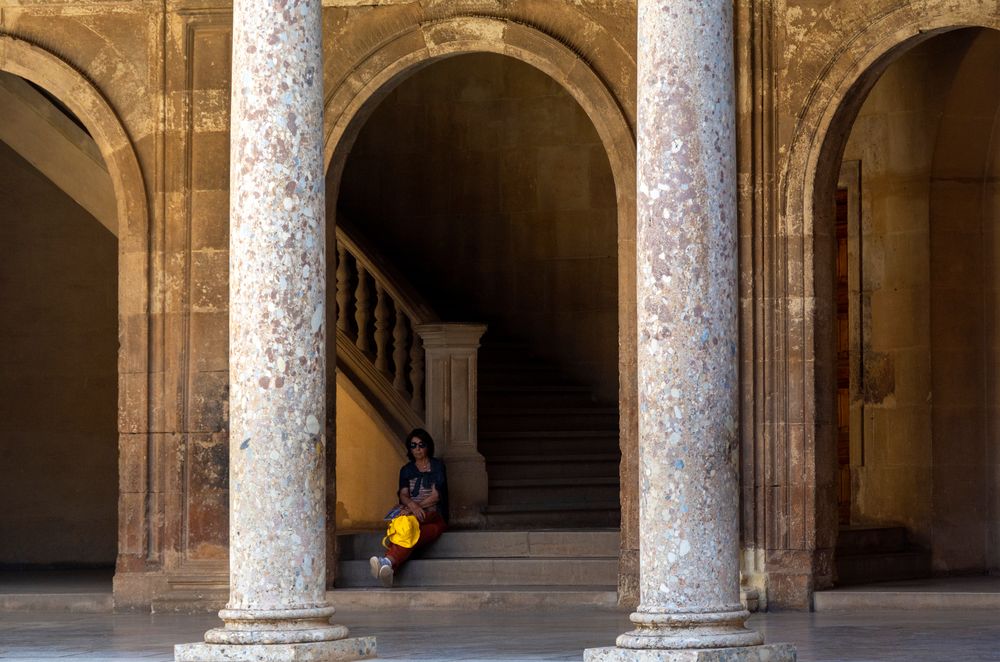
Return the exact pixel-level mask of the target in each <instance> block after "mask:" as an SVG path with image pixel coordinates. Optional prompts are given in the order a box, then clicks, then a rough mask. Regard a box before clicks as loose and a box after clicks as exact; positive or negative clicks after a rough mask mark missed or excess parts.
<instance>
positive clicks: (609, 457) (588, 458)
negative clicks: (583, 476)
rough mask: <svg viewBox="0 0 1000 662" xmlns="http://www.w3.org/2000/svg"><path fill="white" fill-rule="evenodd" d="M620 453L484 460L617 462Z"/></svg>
mask: <svg viewBox="0 0 1000 662" xmlns="http://www.w3.org/2000/svg"><path fill="white" fill-rule="evenodd" d="M620 460H621V454H620V453H580V454H571V455H566V454H562V453H537V454H534V455H531V454H524V453H520V454H517V455H492V454H491V455H490V456H489V457H488V458H486V462H487V464H489V463H491V462H497V463H500V462H559V463H563V462H619V461H620Z"/></svg>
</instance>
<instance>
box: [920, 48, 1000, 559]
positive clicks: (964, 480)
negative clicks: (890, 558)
mask: <svg viewBox="0 0 1000 662" xmlns="http://www.w3.org/2000/svg"><path fill="white" fill-rule="evenodd" d="M968 32H970V33H971V34H969V35H968V46H967V48H966V49H965V52H964V54H963V58H962V60H961V62H960V63H959V64H958V66H957V67H956V69H955V74H954V77H953V82H952V84H951V85H950V87H949V88H948V94H947V97H946V101H945V105H944V108H943V115H942V118H941V123H940V128H939V130H938V133H937V139H936V141H935V144H934V161H933V165H932V172H931V205H930V219H931V251H930V263H931V332H932V343H933V366H932V367H933V400H934V452H933V458H934V475H933V482H932V485H933V505H934V528H933V540H932V543H933V545H932V551H933V561H934V569H935V570H936V571H937V572H941V573H965V572H983V571H986V570H992V569H996V568H997V567H998V566H997V564H996V554H997V547H996V542H995V540H993V538H992V535H993V534H994V532H995V527H996V520H995V518H994V514H995V511H994V510H993V508H992V505H991V504H992V503H994V502H995V498H996V494H997V488H998V474H997V473H996V470H995V469H996V458H997V453H998V451H1000V437H998V436H997V426H996V421H995V419H994V416H993V415H994V413H995V412H996V408H997V402H996V394H997V392H998V386H1000V385H998V382H997V371H996V369H995V365H996V362H995V356H996V319H997V316H998V314H1000V308H998V307H997V306H998V301H997V299H996V296H995V289H994V288H995V283H996V279H997V276H998V271H997V268H998V264H1000V263H998V262H997V258H996V253H995V250H996V243H995V242H996V236H997V229H996V226H997V222H998V221H1000V216H998V214H997V204H998V202H1000V197H998V196H997V190H996V175H997V172H996V170H995V169H994V168H995V165H994V164H995V162H996V153H997V149H998V143H997V138H996V135H997V134H996V131H997V129H998V124H997V121H998V113H1000V76H998V74H997V69H996V62H997V60H998V59H1000V32H998V31H996V30H977V31H968Z"/></svg>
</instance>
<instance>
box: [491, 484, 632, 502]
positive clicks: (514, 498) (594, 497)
mask: <svg viewBox="0 0 1000 662" xmlns="http://www.w3.org/2000/svg"><path fill="white" fill-rule="evenodd" d="M619 492H620V489H619V487H618V485H585V486H578V485H537V486H532V487H494V486H492V485H491V486H490V491H489V503H490V505H509V504H536V503H537V504H544V503H608V502H613V501H617V500H618V498H619Z"/></svg>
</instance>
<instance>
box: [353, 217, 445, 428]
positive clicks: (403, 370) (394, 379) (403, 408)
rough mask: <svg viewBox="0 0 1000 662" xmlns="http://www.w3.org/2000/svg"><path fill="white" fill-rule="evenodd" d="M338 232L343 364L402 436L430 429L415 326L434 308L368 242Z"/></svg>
mask: <svg viewBox="0 0 1000 662" xmlns="http://www.w3.org/2000/svg"><path fill="white" fill-rule="evenodd" d="M341 219H342V215H341V214H339V213H338V221H340V222H338V224H337V230H336V250H335V254H334V256H333V259H334V260H335V261H336V267H335V274H336V275H335V284H336V339H337V340H336V343H337V364H338V367H339V368H340V369H341V370H343V371H344V372H345V373H346V374H347V376H348V377H349V378H350V379H351V380H352V382H353V383H354V384H355V385H356V386H357V387H358V388H359V389H360V390H361V391H362V392H364V394H365V395H366V397H368V398H369V399H370V401H371V402H372V404H374V405H376V406H378V408H379V409H380V410H381V412H382V413H383V414H384V415H385V416H386V420H387V422H388V423H389V424H390V426H391V427H393V428H394V429H396V431H397V432H399V433H400V434H405V433H406V431H407V430H409V429H412V428H414V427H422V426H423V424H424V419H425V415H424V380H425V374H424V366H425V357H424V348H423V343H422V341H421V339H420V336H419V335H418V334H417V333H416V332H415V330H414V329H415V327H417V326H419V325H421V324H428V323H434V322H437V321H438V317H437V315H435V314H434V311H433V310H432V309H431V307H430V305H428V304H427V302H426V301H425V300H424V299H423V298H422V297H421V296H420V295H419V294H418V293H417V292H416V291H415V290H414V289H413V288H412V287H410V285H409V284H408V283H407V282H406V281H405V279H403V278H402V277H401V276H400V275H399V274H398V273H397V272H396V271H395V269H393V268H392V266H391V265H390V264H389V263H388V262H387V261H386V260H385V259H384V258H383V257H382V256H381V255H380V254H379V253H378V252H377V251H376V250H374V249H373V247H372V246H371V245H370V244H368V243H367V242H366V241H365V240H364V239H362V238H361V237H359V236H358V235H357V234H356V233H354V232H352V231H351V230H350V227H349V224H347V223H343V222H342V221H341Z"/></svg>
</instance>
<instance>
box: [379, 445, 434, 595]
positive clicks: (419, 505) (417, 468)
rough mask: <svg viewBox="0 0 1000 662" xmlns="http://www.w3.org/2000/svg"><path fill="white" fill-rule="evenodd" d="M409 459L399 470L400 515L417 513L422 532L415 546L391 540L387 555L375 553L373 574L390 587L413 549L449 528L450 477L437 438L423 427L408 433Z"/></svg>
mask: <svg viewBox="0 0 1000 662" xmlns="http://www.w3.org/2000/svg"><path fill="white" fill-rule="evenodd" d="M405 443H406V457H407V458H409V460H410V461H409V462H408V463H407V464H404V465H403V468H401V469H400V470H399V491H398V494H399V506H398V507H397V508H396V509H394V510H393V514H394V515H396V514H398V515H413V516H414V517H416V518H417V521H418V522H420V536H419V538H418V539H417V543H416V545H414V546H413V547H412V548H407V547H401V546H400V545H396V544H390V545H389V549H388V550H386V553H385V556H373V557H371V559H370V561H369V563H370V564H371V571H372V577H374V578H375V579H378V580H379V581H380V582H382V586H384V587H386V588H390V587H391V586H392V580H393V577H394V576H395V573H396V571H397V570H399V568H400V566H402V565H403V564H404V563H405V562H406V559H408V558H409V557H410V554H412V553H413V550H415V549H420V548H422V547H427V546H428V545H430V544H431V543H432V542H434V541H435V540H437V539H438V538H440V537H441V534H442V533H444V531H445V529H447V528H448V478H447V474H446V473H445V468H444V462H442V461H441V460H439V459H437V458H436V457H434V440H433V439H432V438H431V435H430V434H429V433H428V432H427V430H424V429H422V428H417V429H415V430H413V431H412V432H410V434H408V435H407V436H406V442H405Z"/></svg>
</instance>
